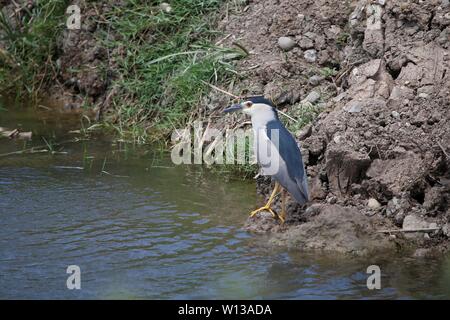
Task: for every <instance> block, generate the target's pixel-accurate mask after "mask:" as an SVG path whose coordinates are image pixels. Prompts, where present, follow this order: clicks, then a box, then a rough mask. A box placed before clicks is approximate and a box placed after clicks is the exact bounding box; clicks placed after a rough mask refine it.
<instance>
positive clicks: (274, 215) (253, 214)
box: [250, 206, 284, 223]
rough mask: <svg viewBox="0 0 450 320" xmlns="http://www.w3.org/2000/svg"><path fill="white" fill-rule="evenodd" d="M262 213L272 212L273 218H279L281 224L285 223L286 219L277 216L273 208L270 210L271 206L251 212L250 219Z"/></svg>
mask: <svg viewBox="0 0 450 320" xmlns="http://www.w3.org/2000/svg"><path fill="white" fill-rule="evenodd" d="M261 211H268V212H270V213H271V214H272V217H274V218H278V219H280V220H281V222H283V223H284V218H283V217H281V216H280V215H278V214H276V213H275V212H274V211H273V210H272V208H270V207H269V206H263V207H261V208H259V209H256V210H253V211H252V212H250V218H253V217H254V216H255V215H256V214H257V213H258V212H261Z"/></svg>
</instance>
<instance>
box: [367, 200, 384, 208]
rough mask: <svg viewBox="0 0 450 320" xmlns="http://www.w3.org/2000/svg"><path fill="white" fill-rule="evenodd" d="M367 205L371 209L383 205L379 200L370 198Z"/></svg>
mask: <svg viewBox="0 0 450 320" xmlns="http://www.w3.org/2000/svg"><path fill="white" fill-rule="evenodd" d="M367 206H368V207H369V208H371V209H375V210H378V209H380V207H381V204H380V203H379V202H378V200H377V199H374V198H370V199H369V201H367Z"/></svg>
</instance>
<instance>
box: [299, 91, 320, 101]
mask: <svg viewBox="0 0 450 320" xmlns="http://www.w3.org/2000/svg"><path fill="white" fill-rule="evenodd" d="M319 99H320V93H318V92H317V91H311V92H310V93H309V94H308V95H307V96H306V98H305V99H304V100H303V101H304V102H309V103H316V102H317V101H319Z"/></svg>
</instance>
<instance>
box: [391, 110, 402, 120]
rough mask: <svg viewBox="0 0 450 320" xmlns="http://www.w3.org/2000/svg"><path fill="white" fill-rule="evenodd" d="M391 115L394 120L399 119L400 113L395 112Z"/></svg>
mask: <svg viewBox="0 0 450 320" xmlns="http://www.w3.org/2000/svg"><path fill="white" fill-rule="evenodd" d="M391 115H392V117H393V118H394V119H400V113H398V112H397V111H392V113H391Z"/></svg>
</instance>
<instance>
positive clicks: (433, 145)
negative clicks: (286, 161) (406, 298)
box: [224, 0, 450, 252]
mask: <svg viewBox="0 0 450 320" xmlns="http://www.w3.org/2000/svg"><path fill="white" fill-rule="evenodd" d="M225 24H226V27H225V30H227V31H230V32H231V33H232V34H233V35H234V36H235V39H234V41H239V42H240V43H241V44H242V45H243V46H246V47H248V48H250V49H249V50H250V51H251V52H253V55H251V56H250V57H249V58H248V59H247V60H246V61H244V62H242V63H241V66H240V68H241V69H243V70H250V71H247V75H248V76H247V77H246V80H244V81H243V82H242V83H241V84H240V85H241V86H242V88H249V91H250V93H261V92H264V93H265V94H266V95H268V96H272V97H274V98H275V101H278V102H279V104H280V105H281V106H283V104H285V105H287V106H284V108H285V109H286V110H289V108H302V107H303V106H302V104H301V103H299V104H296V103H297V102H298V101H300V100H302V99H303V98H304V97H305V96H306V95H307V94H308V93H309V92H310V91H311V90H312V88H313V87H315V86H317V85H318V87H317V88H315V89H314V90H315V91H317V92H320V95H321V103H322V104H323V108H324V110H325V111H324V112H322V113H321V114H320V115H319V117H318V118H317V119H316V120H315V122H314V123H313V124H312V125H310V126H307V127H306V128H304V129H303V131H301V132H298V133H297V137H299V140H300V144H301V146H302V151H303V154H304V157H305V163H306V167H307V168H306V169H307V172H308V176H309V183H310V189H311V198H312V199H311V200H312V203H321V204H322V206H325V207H324V208H323V210H321V211H320V212H319V214H318V215H317V216H316V217H315V218H314V219H313V220H308V219H305V218H304V216H305V212H304V210H303V209H301V208H299V207H298V206H295V205H293V204H291V206H290V208H289V213H290V216H291V217H292V218H291V219H292V221H293V223H292V224H293V225H295V226H294V227H292V228H288V230H287V231H285V232H284V233H282V234H281V235H276V236H275V238H274V239H278V240H274V241H275V242H280V241H281V242H286V243H290V244H291V245H294V246H301V247H306V248H316V247H318V248H331V249H335V250H337V251H344V252H350V251H352V250H353V249H351V248H352V247H354V246H352V244H354V243H356V242H358V241H359V240H360V241H361V245H359V244H358V245H356V248H357V249H355V250H356V251H358V250H359V249H358V248H362V247H364V246H366V245H367V244H368V243H369V242H370V243H371V246H373V247H374V248H375V247H377V243H378V242H379V239H372V240H373V241H371V240H367V239H369V238H365V237H360V232H359V231H358V230H363V233H366V234H370V233H373V231H374V229H373V226H374V224H373V223H372V222H371V221H372V220H370V219H369V220H367V219H365V220H364V222H363V223H360V222H361V220H360V218H361V217H365V216H364V214H369V215H373V216H374V217H376V218H377V221H378V222H379V221H381V224H380V226H381V225H383V224H384V227H383V228H386V227H388V226H389V225H391V224H394V229H397V228H398V227H402V228H404V229H407V228H411V227H410V226H407V225H405V222H404V220H405V217H406V216H411V217H413V218H414V219H416V220H417V221H418V223H417V224H416V226H418V228H419V229H420V228H422V229H423V226H424V225H425V226H426V228H428V226H430V225H431V226H432V228H431V229H433V228H434V229H436V231H430V232H427V233H425V235H424V233H419V232H413V233H412V234H413V236H412V237H411V236H408V237H407V238H413V239H414V240H416V243H417V244H418V245H419V246H435V245H437V244H442V243H446V242H447V240H448V236H449V234H448V229H449V227H448V226H449V219H450V209H449V202H450V173H449V165H450V148H449V145H450V108H449V107H450V51H449V44H450V4H449V2H448V1H447V0H434V1H433V0H432V1H381V0H378V1H367V0H362V1H347V2H345V3H343V2H342V1H324V0H322V1H303V2H302V3H298V2H297V1H290V0H284V1H283V0H281V1H266V2H264V3H257V2H252V1H249V7H248V10H247V11H246V12H245V14H243V15H242V16H238V17H230V18H229V21H227V22H226V23H224V25H225ZM279 37H289V38H290V39H292V40H293V42H294V44H293V45H292V46H291V47H290V48H288V49H287V50H288V51H283V49H282V48H280V47H279V46H278V45H277V40H278V38H279ZM284 50H286V49H284ZM252 66H255V67H254V69H251V68H252ZM323 67H328V68H336V70H337V74H334V75H333V76H332V77H329V78H328V80H327V79H323V77H322V78H321V77H320V73H319V71H320V70H321V69H320V68H323ZM313 77H315V79H316V80H317V81H313V80H314V79H313ZM317 82H318V83H317ZM277 90H278V91H277ZM286 97H288V98H287V99H286ZM269 185H270V184H269V181H268V180H267V179H260V180H258V188H259V191H260V192H262V193H263V194H267V193H268V190H269V189H270V188H268V186H269ZM335 204H338V205H339V206H336V205H335ZM327 206H328V207H327ZM340 206H345V207H346V208H357V210H354V209H346V210H344V209H342V207H340ZM333 210H335V211H336V212H338V213H336V215H333V214H332V211H333ZM343 210H344V211H345V213H343ZM295 217H297V218H295ZM330 219H331V220H330ZM340 219H341V221H342V224H339V223H334V222H336V221H340ZM305 220H306V222H305ZM347 222H348V223H347ZM253 223H256V226H253V227H252V228H253V230H257V229H258V227H257V223H258V222H257V221H253ZM264 223H265V224H267V222H264ZM263 229H264V230H272V229H271V228H268V227H267V225H265V226H264V227H263ZM277 230H278V229H277ZM319 235H320V236H319ZM339 237H342V238H339ZM382 237H384V239H387V238H388V237H389V233H387V234H386V235H385V236H382ZM338 238H339V239H338ZM280 239H282V240H280ZM327 239H328V240H327ZM356 239H359V240H358V241H356ZM366 240H367V241H366ZM362 244H364V245H362Z"/></svg>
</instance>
